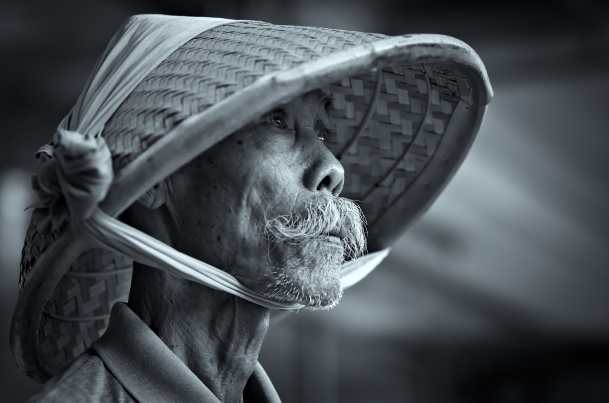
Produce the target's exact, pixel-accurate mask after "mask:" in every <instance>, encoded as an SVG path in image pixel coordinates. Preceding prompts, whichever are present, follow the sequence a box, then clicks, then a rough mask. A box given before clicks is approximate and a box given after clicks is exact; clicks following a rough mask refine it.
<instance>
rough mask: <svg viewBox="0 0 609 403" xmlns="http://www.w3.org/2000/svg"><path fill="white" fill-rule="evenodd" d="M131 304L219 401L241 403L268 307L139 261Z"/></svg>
mask: <svg viewBox="0 0 609 403" xmlns="http://www.w3.org/2000/svg"><path fill="white" fill-rule="evenodd" d="M129 306H130V307H131V309H133V311H134V312H135V313H136V314H137V315H138V316H139V317H140V318H141V319H142V321H143V322H144V323H145V324H146V325H148V326H149V327H150V329H151V330H152V331H153V332H155V333H156V334H157V336H158V337H159V338H160V339H161V340H163V342H164V343H165V344H166V345H167V346H168V347H169V348H170V349H171V350H172V351H173V353H174V354H176V356H177V357H178V358H179V359H180V360H182V362H184V363H185V364H186V365H187V366H188V368H190V370H191V371H193V373H194V374H195V375H196V376H197V377H198V378H199V379H200V380H201V381H202V382H203V383H204V384H205V385H206V386H207V387H208V388H209V389H210V390H211V391H212V392H213V393H214V394H215V395H216V396H217V397H218V399H220V401H222V402H239V401H240V399H241V395H242V393H243V389H244V387H245V384H246V382H247V380H248V379H249V377H250V375H251V374H252V372H253V371H254V367H255V365H256V362H257V360H258V353H259V352H260V348H261V346H262V341H263V339H264V336H265V335H266V331H267V329H268V323H269V310H268V309H267V308H263V307H260V306H258V305H255V304H253V303H250V302H248V301H246V300H243V299H241V298H238V297H235V296H233V295H230V294H227V293H225V292H221V291H217V290H213V289H211V288H208V287H206V286H203V285H201V284H197V283H194V282H190V281H187V280H181V279H176V278H174V277H172V276H170V275H168V274H166V273H165V272H162V271H160V270H157V269H153V268H150V267H147V266H144V265H140V264H137V263H135V264H134V272H133V282H132V286H131V295H130V297H129Z"/></svg>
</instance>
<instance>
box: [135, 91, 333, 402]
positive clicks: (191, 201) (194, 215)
mask: <svg viewBox="0 0 609 403" xmlns="http://www.w3.org/2000/svg"><path fill="white" fill-rule="evenodd" d="M319 95H320V94H319V92H313V93H309V94H307V95H305V96H303V97H298V98H296V99H294V100H293V101H292V102H290V103H288V104H286V105H284V107H283V109H282V110H278V111H274V112H272V113H270V114H267V115H265V116H263V117H261V118H260V119H259V120H257V121H256V122H253V123H252V124H250V125H248V126H247V127H245V128H243V129H242V130H240V131H238V132H236V133H234V134H233V135H232V136H230V137H229V138H228V139H226V140H225V141H223V142H221V143H219V144H218V145H216V146H215V147H213V148H212V149H210V150H208V151H207V152H205V153H204V154H202V155H201V156H199V157H198V158H196V159H195V160H193V161H191V162H190V163H189V164H188V165H186V166H185V167H184V168H182V169H181V170H180V171H178V172H177V173H175V174H174V175H172V176H171V177H170V178H169V179H167V180H166V181H164V182H163V183H161V184H159V185H158V186H156V187H155V188H154V189H152V190H150V191H149V192H148V193H147V194H146V195H145V196H143V197H142V198H141V200H140V203H138V204H136V205H134V206H132V207H131V208H130V210H129V216H130V218H129V221H130V223H131V224H132V225H134V226H136V227H138V228H139V229H141V230H142V231H144V232H147V233H149V234H150V235H152V236H154V237H156V238H158V239H160V240H161V241H163V242H165V243H167V244H169V245H171V246H172V247H174V248H175V249H177V250H180V251H181V252H184V253H186V254H188V255H191V256H193V257H195V258H197V259H199V260H201V261H204V262H207V263H209V264H211V265H213V266H215V267H218V268H220V269H222V270H225V271H227V272H229V273H230V274H232V275H233V276H235V277H236V278H237V279H238V280H239V281H241V282H242V283H243V284H245V285H246V286H247V287H248V288H250V289H252V290H254V291H258V292H262V291H264V290H265V288H266V287H268V284H269V283H271V282H272V280H273V275H274V274H273V270H274V268H275V267H276V266H277V265H278V264H282V262H283V261H285V260H286V259H289V258H290V256H291V254H293V251H287V250H284V249H282V248H280V247H275V248H270V247H269V242H268V239H267V238H265V234H264V231H263V229H264V223H265V221H266V220H267V219H268V218H270V217H273V216H276V215H281V214H289V213H290V212H291V211H293V210H294V209H297V208H298V207H299V206H300V205H302V204H303V203H305V202H306V201H307V200H309V199H310V198H312V197H314V196H315V195H318V194H320V193H323V192H326V193H328V194H334V195H338V194H339V193H340V191H341V190H342V186H343V179H344V178H343V174H344V171H343V168H342V166H341V165H340V163H339V162H338V161H337V160H336V159H335V158H334V156H333V155H332V154H331V153H330V151H329V150H328V149H327V148H326V146H325V145H324V143H323V141H322V140H321V139H320V136H321V137H323V136H325V135H327V133H326V129H327V128H329V127H330V123H329V120H328V119H329V118H328V114H327V111H326V108H325V105H324V102H323V101H324V100H323V98H321V99H320V97H319ZM317 247H318V248H328V250H330V251H334V252H331V253H339V254H340V253H342V250H341V249H340V247H339V246H337V245H336V242H335V241H333V240H332V239H330V240H329V241H328V242H327V243H324V242H321V243H319V244H318V246H317ZM269 251H271V252H269ZM305 257H306V256H305ZM294 270H310V268H309V267H306V265H304V266H303V267H302V268H295V269H294ZM295 278H296V281H312V280H313V281H319V282H322V283H323V282H324V281H326V280H324V279H327V276H320V277H318V278H316V277H314V276H313V277H311V276H295ZM310 286H311V287H324V284H312V285H310ZM325 286H326V288H327V290H326V291H327V292H328V293H330V294H331V293H332V292H335V293H340V287H339V286H338V285H337V282H336V281H334V282H332V281H329V282H328V284H326V285H325ZM298 302H307V301H306V300H304V299H303V300H302V301H298ZM129 305H130V307H131V308H132V309H133V310H134V311H135V312H136V313H137V314H138V315H139V316H140V318H142V320H143V321H144V322H145V323H146V324H147V325H148V326H150V328H151V329H152V330H153V331H154V332H155V333H156V334H157V335H158V336H159V337H160V338H161V339H162V340H163V341H164V342H165V343H166V344H167V345H168V346H169V347H170V348H171V349H172V351H173V352H174V353H175V354H176V355H177V356H178V357H179V358H180V359H181V360H182V361H183V362H185V363H186V365H187V366H188V367H189V368H190V369H191V370H192V371H193V372H194V373H195V374H196V375H197V376H198V377H199V378H200V379H201V380H202V381H203V382H204V383H205V384H206V385H207V387H208V388H209V389H210V390H211V391H212V392H213V393H214V394H215V395H216V396H217V397H218V398H219V399H220V400H221V401H223V402H239V401H240V398H241V394H242V391H243V388H244V385H245V383H246V381H247V379H248V378H249V376H250V375H251V373H252V371H253V369H254V366H255V364H256V362H257V357H258V352H259V350H260V347H261V345H262V340H263V338H264V335H265V334H266V330H267V327H268V321H269V312H268V309H266V308H262V307H260V306H257V305H254V304H252V303H250V302H247V301H245V300H242V299H240V298H238V297H234V296H232V295H229V294H226V293H223V292H220V291H216V290H212V289H210V288H208V287H205V286H203V285H200V284H196V283H193V282H189V281H185V280H179V279H176V278H173V277H171V276H169V275H167V274H166V273H164V272H162V271H159V270H156V269H152V268H149V267H145V266H142V265H138V264H136V266H135V269H134V275H133V282H132V290H131V295H130V300H129Z"/></svg>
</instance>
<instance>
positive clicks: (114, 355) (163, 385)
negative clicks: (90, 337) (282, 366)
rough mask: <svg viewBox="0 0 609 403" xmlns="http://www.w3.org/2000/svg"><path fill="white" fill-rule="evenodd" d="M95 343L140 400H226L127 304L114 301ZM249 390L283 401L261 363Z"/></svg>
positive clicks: (256, 396) (254, 398) (262, 398)
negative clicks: (108, 321) (212, 390)
mask: <svg viewBox="0 0 609 403" xmlns="http://www.w3.org/2000/svg"><path fill="white" fill-rule="evenodd" d="M91 347H92V348H93V350H95V352H96V353H97V354H98V355H99V357H100V358H101V359H102V361H103V362H104V364H105V365H106V367H107V368H108V369H109V370H110V372H112V374H113V375H114V376H115V377H116V379H117V380H118V381H119V382H120V383H121V385H123V387H124V388H125V389H126V390H127V391H128V392H129V393H130V394H131V395H132V396H133V397H134V398H135V399H136V400H138V401H140V402H146V403H148V402H151V403H155V402H159V403H160V402H202V403H220V400H218V398H217V397H216V396H215V395H214V394H213V393H212V392H211V391H210V390H209V389H208V388H207V386H205V384H203V382H201V380H199V378H197V376H196V375H195V374H194V373H193V372H192V371H191V370H190V369H189V368H188V367H187V366H186V365H185V364H184V363H183V362H182V361H181V360H180V359H179V358H178V357H177V356H176V355H175V354H174V353H173V352H172V351H171V350H170V349H169V347H167V345H165V343H163V341H162V340H161V339H159V338H158V336H157V335H156V334H155V333H154V332H153V331H152V330H150V328H149V327H148V326H146V324H145V323H144V322H142V321H141V319H140V318H139V317H138V316H137V315H136V314H135V313H134V312H133V311H132V310H131V309H130V308H129V307H128V306H127V305H126V304H123V303H120V302H119V303H116V304H114V307H113V308H112V314H111V316H110V323H109V325H108V329H107V330H106V333H104V335H103V336H102V337H101V338H100V339H99V340H97V341H96V342H95V343H93V344H92V345H91ZM243 395H244V401H245V402H261V403H280V402H281V401H280V399H279V396H278V395H277V392H276V391H275V389H274V388H273V385H272V383H271V381H270V379H269V378H268V376H267V375H266V373H265V372H264V370H263V369H262V366H260V363H258V364H257V365H256V368H255V370H254V373H253V374H252V376H251V377H250V379H249V380H248V382H247V385H246V388H245V390H244V393H243Z"/></svg>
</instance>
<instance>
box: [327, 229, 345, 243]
mask: <svg viewBox="0 0 609 403" xmlns="http://www.w3.org/2000/svg"><path fill="white" fill-rule="evenodd" d="M328 235H330V236H335V237H338V238H340V239H341V240H342V239H343V238H344V237H346V236H347V231H345V230H344V229H343V228H342V227H340V228H337V229H333V230H332V231H330V232H329V233H328Z"/></svg>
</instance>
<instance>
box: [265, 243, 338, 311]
mask: <svg viewBox="0 0 609 403" xmlns="http://www.w3.org/2000/svg"><path fill="white" fill-rule="evenodd" d="M286 249H287V250H282V251H281V254H284V253H285V254H287V255H289V256H291V257H290V258H288V259H285V260H284V261H283V262H282V263H275V267H274V269H273V281H272V282H271V283H270V284H267V287H266V289H265V290H264V291H262V292H261V294H262V295H264V296H265V297H267V298H271V299H274V300H276V301H280V302H288V303H299V304H303V305H305V306H306V308H307V309H311V310H324V309H331V308H333V307H335V306H336V305H337V304H338V303H339V301H340V299H341V298H342V296H343V289H342V286H341V283H340V270H341V266H342V263H343V251H342V247H337V246H333V245H328V241H327V240H326V239H312V240H309V241H308V242H306V243H305V244H304V245H289V246H288V247H287V248H286ZM337 249H338V250H337ZM273 252H275V251H273ZM273 252H271V255H274V254H275V253H273Z"/></svg>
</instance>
